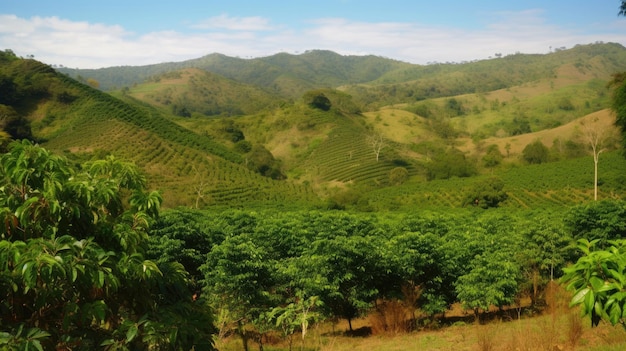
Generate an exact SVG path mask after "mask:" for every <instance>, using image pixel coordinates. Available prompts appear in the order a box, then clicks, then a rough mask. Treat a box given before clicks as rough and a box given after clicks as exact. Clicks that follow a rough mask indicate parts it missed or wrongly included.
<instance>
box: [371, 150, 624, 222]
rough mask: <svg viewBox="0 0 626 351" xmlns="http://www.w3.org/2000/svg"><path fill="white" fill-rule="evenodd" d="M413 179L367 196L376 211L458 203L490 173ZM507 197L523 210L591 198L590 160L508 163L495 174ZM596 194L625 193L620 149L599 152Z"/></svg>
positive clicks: (512, 205) (619, 195)
mask: <svg viewBox="0 0 626 351" xmlns="http://www.w3.org/2000/svg"><path fill="white" fill-rule="evenodd" d="M490 176H491V175H489V176H487V175H484V176H479V177H472V178H453V179H447V180H433V181H430V182H417V181H416V182H411V183H409V184H404V185H403V186H397V187H387V188H384V189H380V190H375V191H372V192H370V193H369V194H368V195H367V199H368V201H369V203H370V205H371V206H373V208H374V209H377V210H382V211H384V210H389V209H402V208H404V209H410V208H415V209H419V208H422V209H426V208H446V207H460V206H461V205H462V203H463V199H464V195H465V194H466V192H467V191H468V190H469V189H470V188H471V187H472V186H473V185H474V184H475V183H476V182H479V181H481V180H484V179H485V178H488V177H490ZM494 176H496V177H499V178H500V179H502V180H503V181H504V184H505V188H504V190H505V191H506V193H507V194H508V196H509V198H508V199H507V200H506V201H505V203H504V204H502V206H505V207H510V208H512V209H514V208H523V209H533V208H548V207H554V206H573V205H577V204H580V203H584V202H588V201H592V200H593V160H592V159H591V157H582V158H577V159H572V160H565V161H558V162H551V163H546V164H540V165H530V166H523V167H521V166H520V167H512V168H509V169H504V170H501V171H499V172H497V173H495V174H494ZM598 183H599V198H600V199H603V198H626V159H625V158H624V157H623V155H622V154H621V153H620V152H619V151H614V152H609V153H606V154H602V155H601V156H600V163H599V182H598Z"/></svg>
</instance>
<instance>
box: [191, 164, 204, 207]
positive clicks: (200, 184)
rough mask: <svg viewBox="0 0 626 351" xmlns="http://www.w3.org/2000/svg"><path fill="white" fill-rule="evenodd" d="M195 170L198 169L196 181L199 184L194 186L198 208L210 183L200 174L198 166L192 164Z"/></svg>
mask: <svg viewBox="0 0 626 351" xmlns="http://www.w3.org/2000/svg"><path fill="white" fill-rule="evenodd" d="M192 168H193V170H195V171H196V177H195V178H196V181H197V182H198V184H197V185H196V186H195V187H194V191H195V193H196V209H197V208H198V207H199V206H200V199H202V198H204V190H205V189H206V187H207V186H208V184H207V183H206V182H205V181H204V178H203V177H202V175H201V174H200V171H199V170H198V168H196V166H192Z"/></svg>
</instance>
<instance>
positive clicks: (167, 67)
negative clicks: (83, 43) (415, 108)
mask: <svg viewBox="0 0 626 351" xmlns="http://www.w3.org/2000/svg"><path fill="white" fill-rule="evenodd" d="M407 66H411V65H409V64H407V63H402V62H399V61H395V60H390V59H386V58H381V57H376V56H341V55H338V54H336V53H334V52H330V51H323V50H313V51H307V52H306V53H303V54H301V55H292V54H286V53H280V54H276V55H272V56H268V57H262V58H255V59H241V58H234V57H228V56H225V55H221V54H211V55H207V56H204V57H201V58H198V59H193V60H188V61H183V62H172V63H162V64H155V65H147V66H140V67H129V66H124V67H109V68H102V69H70V68H61V69H59V70H60V71H61V72H63V73H66V74H68V75H70V76H72V77H75V78H79V77H81V78H83V79H88V78H93V79H96V80H97V81H98V82H99V83H100V87H101V88H102V89H104V90H110V89H121V88H123V87H130V86H132V85H134V84H137V83H141V82H144V81H146V80H149V79H151V78H152V77H156V76H159V75H161V74H163V73H168V72H172V71H177V70H181V69H185V68H198V69H202V70H206V71H209V72H212V73H215V74H219V75H221V76H224V77H226V78H229V79H233V80H236V81H238V82H241V83H245V84H249V85H254V86H257V87H261V88H263V89H265V90H267V91H269V92H271V93H275V94H279V95H281V96H284V97H290V98H296V97H299V96H300V95H302V94H303V93H304V92H305V91H307V90H310V89H316V88H326V87H336V86H340V85H344V84H356V83H364V82H368V81H372V80H375V79H378V78H379V77H380V76H381V75H382V74H384V73H386V72H389V71H392V70H395V69H398V68H402V67H407Z"/></svg>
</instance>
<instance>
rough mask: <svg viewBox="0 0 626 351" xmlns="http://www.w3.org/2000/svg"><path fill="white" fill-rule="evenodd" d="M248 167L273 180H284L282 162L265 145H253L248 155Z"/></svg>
mask: <svg viewBox="0 0 626 351" xmlns="http://www.w3.org/2000/svg"><path fill="white" fill-rule="evenodd" d="M246 165H247V166H248V168H249V169H251V170H253V171H255V172H257V173H259V174H261V175H263V176H265V177H269V178H272V179H284V178H285V175H284V174H283V173H282V172H281V170H280V162H279V161H278V160H277V159H275V158H274V155H272V153H271V152H270V151H269V150H267V149H266V148H265V147H264V146H263V145H259V144H256V145H253V146H252V149H251V150H250V152H249V153H248V154H247V155H246Z"/></svg>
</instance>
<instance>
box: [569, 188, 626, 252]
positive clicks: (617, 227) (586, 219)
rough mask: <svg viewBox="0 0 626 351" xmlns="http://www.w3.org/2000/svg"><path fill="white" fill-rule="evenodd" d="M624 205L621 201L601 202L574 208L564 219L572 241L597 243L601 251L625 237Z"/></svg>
mask: <svg viewBox="0 0 626 351" xmlns="http://www.w3.org/2000/svg"><path fill="white" fill-rule="evenodd" d="M625 217H626V203H624V201H621V200H601V201H594V202H591V203H587V204H582V205H578V206H575V207H573V208H571V209H570V211H569V212H568V213H567V214H566V216H565V218H564V223H565V225H566V226H567V228H568V230H569V231H570V232H571V233H572V236H573V237H574V239H576V240H578V239H586V240H588V241H597V243H596V247H598V248H600V249H603V248H604V247H605V246H606V245H608V244H609V243H610V242H611V241H613V240H616V239H621V238H624V237H625V236H626V223H625V222H624V218H625Z"/></svg>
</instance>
